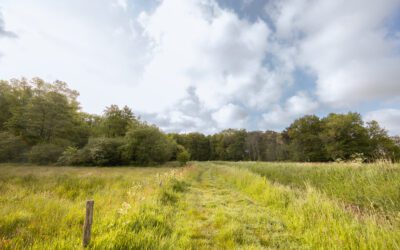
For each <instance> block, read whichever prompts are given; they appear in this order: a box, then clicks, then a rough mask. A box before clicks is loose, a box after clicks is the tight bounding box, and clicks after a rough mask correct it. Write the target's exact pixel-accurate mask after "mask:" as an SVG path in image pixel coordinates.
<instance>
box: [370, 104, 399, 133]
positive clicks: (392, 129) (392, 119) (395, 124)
mask: <svg viewBox="0 0 400 250" xmlns="http://www.w3.org/2000/svg"><path fill="white" fill-rule="evenodd" d="M364 117H365V120H366V121H371V120H375V121H377V122H378V123H379V124H380V125H381V126H382V127H384V128H385V129H387V130H388V131H389V133H390V134H391V135H400V109H380V110H375V111H371V112H368V113H367V114H366V115H365V116H364Z"/></svg>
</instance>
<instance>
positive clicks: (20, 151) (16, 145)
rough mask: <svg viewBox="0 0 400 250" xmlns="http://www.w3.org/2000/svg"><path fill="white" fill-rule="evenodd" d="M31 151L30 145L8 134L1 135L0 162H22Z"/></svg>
mask: <svg viewBox="0 0 400 250" xmlns="http://www.w3.org/2000/svg"><path fill="white" fill-rule="evenodd" d="M28 151H29V146H28V144H27V143H26V142H25V141H24V140H22V139H21V138H20V137H18V136H14V135H12V134H10V133H8V132H2V133H0V162H20V161H23V160H24V159H25V154H26V152H28Z"/></svg>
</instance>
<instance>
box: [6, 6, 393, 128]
mask: <svg viewBox="0 0 400 250" xmlns="http://www.w3.org/2000/svg"><path fill="white" fill-rule="evenodd" d="M20 77H27V78H32V77H41V78H43V79H45V80H46V81H50V82H51V81H54V80H62V81H65V82H67V83H68V85H69V86H70V87H71V88H73V89H76V90H78V91H79V92H80V97H79V101H80V103H81V106H82V110H83V111H85V112H89V113H96V114H101V113H102V112H103V110H104V108H105V107H106V106H109V105H111V104H117V105H120V106H123V105H128V106H129V107H131V108H132V109H133V111H134V112H135V114H137V115H139V116H140V117H141V118H142V119H144V120H146V121H148V122H151V123H154V124H156V125H158V126H160V127H161V128H162V129H163V130H164V131H166V132H192V131H200V132H203V133H207V134H209V133H215V132H218V131H220V130H223V129H226V128H245V129H247V130H276V131H280V130H282V129H284V128H285V127H287V126H289V125H290V123H291V122H293V120H294V119H296V118H299V117H301V116H303V115H308V114H316V115H318V116H320V117H322V116H326V115H327V114H329V113H331V112H337V113H346V112H348V111H353V112H359V113H361V114H362V116H363V118H364V120H365V121H370V120H377V121H378V122H379V123H380V124H381V125H382V126H383V127H384V128H386V129H387V130H388V131H389V133H390V134H391V135H396V134H400V0H380V1H377V0H335V1H332V0H84V1H83V0H57V1H54V0H18V1H16V0H0V79H3V80H8V79H11V78H20Z"/></svg>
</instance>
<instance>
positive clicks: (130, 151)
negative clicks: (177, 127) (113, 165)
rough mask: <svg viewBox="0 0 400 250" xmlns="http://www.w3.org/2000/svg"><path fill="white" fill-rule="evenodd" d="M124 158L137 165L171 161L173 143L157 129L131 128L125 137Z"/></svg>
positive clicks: (145, 126)
mask: <svg viewBox="0 0 400 250" xmlns="http://www.w3.org/2000/svg"><path fill="white" fill-rule="evenodd" d="M126 140H127V144H126V146H125V148H124V151H125V156H126V157H127V159H129V160H131V161H135V162H137V163H139V164H153V163H164V162H166V161H168V160H170V159H171V157H172V153H173V150H174V147H175V143H174V141H173V140H172V139H171V138H169V137H168V136H166V135H165V134H164V133H163V132H161V131H160V130H159V129H158V128H157V127H153V126H147V125H142V126H139V127H133V128H131V129H130V130H129V132H128V133H127V135H126Z"/></svg>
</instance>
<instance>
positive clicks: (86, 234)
mask: <svg viewBox="0 0 400 250" xmlns="http://www.w3.org/2000/svg"><path fill="white" fill-rule="evenodd" d="M93 207H94V201H93V200H89V201H86V216H85V223H84V224H83V241H82V244H83V247H86V246H87V245H89V243H90V237H91V234H92V223H93Z"/></svg>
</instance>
